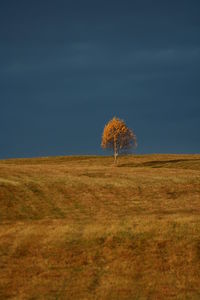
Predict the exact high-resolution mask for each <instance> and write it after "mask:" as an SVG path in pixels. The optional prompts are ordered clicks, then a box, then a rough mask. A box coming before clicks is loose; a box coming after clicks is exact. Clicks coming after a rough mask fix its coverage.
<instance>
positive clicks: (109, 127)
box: [101, 117, 137, 163]
mask: <svg viewBox="0 0 200 300" xmlns="http://www.w3.org/2000/svg"><path fill="white" fill-rule="evenodd" d="M136 146H137V140H136V135H135V134H134V132H133V130H131V129H130V128H128V127H127V126H126V124H125V122H124V121H123V120H120V119H118V118H116V117H114V118H113V119H112V120H110V121H109V122H108V123H107V124H106V125H105V127H104V131H103V135H102V142H101V147H102V148H103V149H111V150H113V153H114V162H115V163H116V162H117V156H118V155H119V154H120V153H124V152H126V151H128V150H130V149H131V148H133V147H136Z"/></svg>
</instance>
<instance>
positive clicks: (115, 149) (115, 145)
mask: <svg viewBox="0 0 200 300" xmlns="http://www.w3.org/2000/svg"><path fill="white" fill-rule="evenodd" d="M117 155H118V153H117V143H116V139H114V163H115V165H116V164H117Z"/></svg>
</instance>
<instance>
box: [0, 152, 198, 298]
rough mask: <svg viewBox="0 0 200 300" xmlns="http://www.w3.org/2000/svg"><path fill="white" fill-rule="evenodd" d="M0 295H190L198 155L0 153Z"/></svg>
mask: <svg viewBox="0 0 200 300" xmlns="http://www.w3.org/2000/svg"><path fill="white" fill-rule="evenodd" d="M0 299H3V300H4V299H32V300H33V299H47V300H48V299H80V300H82V299H91V300H95V299H103V300H104V299H105V300H112V299H113V300H117V299H120V300H121V299H122V300H123V299H127V300H129V299H153V300H154V299H200V155H140V156H132V155H131V156H124V157H120V158H119V161H118V165H117V166H114V165H113V158H112V157H98V156H82V157H81V156H80V157H78V156H77V157H75V156H74V157H73V156H72V157H70V156H66V157H47V158H37V159H11V160H1V161H0Z"/></svg>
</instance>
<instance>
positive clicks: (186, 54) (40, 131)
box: [0, 0, 200, 159]
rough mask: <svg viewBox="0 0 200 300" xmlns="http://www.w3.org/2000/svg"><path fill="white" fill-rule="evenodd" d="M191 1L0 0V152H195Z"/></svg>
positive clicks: (199, 70)
mask: <svg viewBox="0 0 200 300" xmlns="http://www.w3.org/2000/svg"><path fill="white" fill-rule="evenodd" d="M199 16H200V1H199V0H187V1H185V0H180V1H179V0H173V1H170V0H167V1H164V0H163V1H162V0H159V1H158V0H157V1H155V0H152V1H150V0H130V1H127V0H121V1H118V0H106V1H105V0H101V1H95V0H93V1H88V0H84V1H83V0H79V1H78V0H73V1H70V0H69V1H67V0H65V1H64V0H57V1H52V0H48V1H47V0H43V1H41V0H40V1H38V0H35V1H32V0H29V1H27V0H26V1H25V0H18V1H16V0H2V1H0V158H1V159H3V158H12V157H36V156H51V155H53V156H54V155H73V154H74V155H79V154H83V155H86V154H94V155H96V154H97V155H99V154H100V155H105V154H109V153H108V152H105V151H104V150H102V149H101V136H102V132H103V128H104V126H105V124H106V123H107V122H108V121H109V120H110V119H111V118H112V117H114V116H117V117H119V118H121V119H123V120H124V121H125V122H126V124H127V126H128V127H130V128H132V129H133V130H134V132H135V134H136V136H137V139H138V147H137V149H136V151H134V153H136V154H144V153H199V150H200V138H199V137H200V17H199Z"/></svg>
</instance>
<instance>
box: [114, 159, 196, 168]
mask: <svg viewBox="0 0 200 300" xmlns="http://www.w3.org/2000/svg"><path fill="white" fill-rule="evenodd" d="M196 161H199V162H200V159H198V158H197V159H170V160H156V161H155V160H152V161H147V162H143V163H124V164H119V165H118V167H128V168H129V167H130V168H132V167H152V168H162V167H164V166H165V165H168V164H176V163H180V162H191V163H192V162H196Z"/></svg>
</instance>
